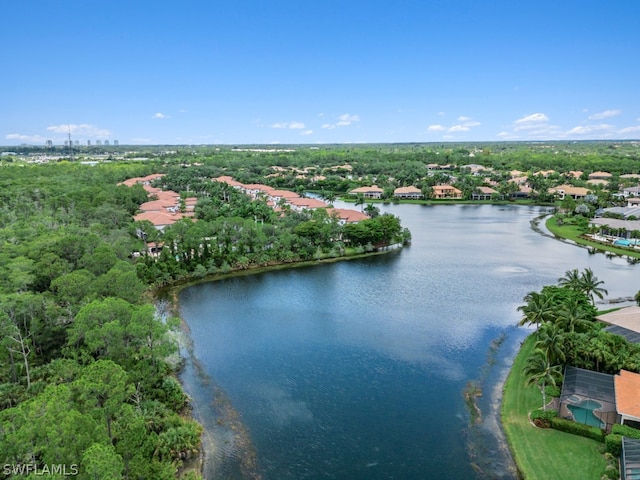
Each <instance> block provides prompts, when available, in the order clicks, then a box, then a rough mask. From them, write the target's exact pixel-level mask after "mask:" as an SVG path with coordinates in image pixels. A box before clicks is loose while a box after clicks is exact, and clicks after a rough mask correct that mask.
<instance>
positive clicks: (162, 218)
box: [133, 212, 182, 231]
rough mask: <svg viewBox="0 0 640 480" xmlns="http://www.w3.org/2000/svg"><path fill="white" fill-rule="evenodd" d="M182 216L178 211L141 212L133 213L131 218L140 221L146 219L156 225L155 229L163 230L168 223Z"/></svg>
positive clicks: (171, 223)
mask: <svg viewBox="0 0 640 480" xmlns="http://www.w3.org/2000/svg"><path fill="white" fill-rule="evenodd" d="M181 218H182V215H181V214H179V213H169V212H142V213H139V214H137V215H134V217H133V220H134V221H136V222H141V221H144V220H147V221H149V222H151V223H152V224H153V226H154V227H156V230H160V231H163V230H164V229H165V228H166V227H168V226H169V225H173V224H174V223H176V222H177V221H178V220H180V219H181Z"/></svg>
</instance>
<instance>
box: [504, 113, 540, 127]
mask: <svg viewBox="0 0 640 480" xmlns="http://www.w3.org/2000/svg"><path fill="white" fill-rule="evenodd" d="M548 121H549V117H547V116H546V115H545V114H544V113H532V114H531V115H526V116H524V117H522V118H519V119H518V120H516V121H515V122H513V123H514V124H515V125H530V124H532V123H536V124H540V123H546V122H548Z"/></svg>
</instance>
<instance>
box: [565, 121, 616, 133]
mask: <svg viewBox="0 0 640 480" xmlns="http://www.w3.org/2000/svg"><path fill="white" fill-rule="evenodd" d="M611 130H613V126H612V125H607V124H604V123H603V124H600V125H579V126H577V127H573V128H572V129H571V130H569V131H568V132H567V134H568V135H589V134H592V133H596V132H608V131H611Z"/></svg>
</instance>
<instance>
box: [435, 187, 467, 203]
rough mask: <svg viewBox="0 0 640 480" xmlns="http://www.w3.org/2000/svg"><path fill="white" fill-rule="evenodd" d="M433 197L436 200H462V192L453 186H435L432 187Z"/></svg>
mask: <svg viewBox="0 0 640 480" xmlns="http://www.w3.org/2000/svg"><path fill="white" fill-rule="evenodd" d="M431 192H432V193H431V195H432V197H433V198H435V199H439V200H441V199H454V200H460V199H461V198H462V191H461V190H459V189H457V188H456V187H453V186H451V185H434V186H433V187H431Z"/></svg>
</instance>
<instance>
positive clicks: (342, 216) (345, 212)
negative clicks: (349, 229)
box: [327, 208, 369, 225]
mask: <svg viewBox="0 0 640 480" xmlns="http://www.w3.org/2000/svg"><path fill="white" fill-rule="evenodd" d="M327 213H328V214H329V216H332V217H333V216H335V217H337V218H338V223H339V224H340V225H344V224H345V223H358V222H360V221H362V220H366V219H368V218H369V215H367V214H366V213H363V212H359V211H358V210H350V209H348V208H327Z"/></svg>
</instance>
